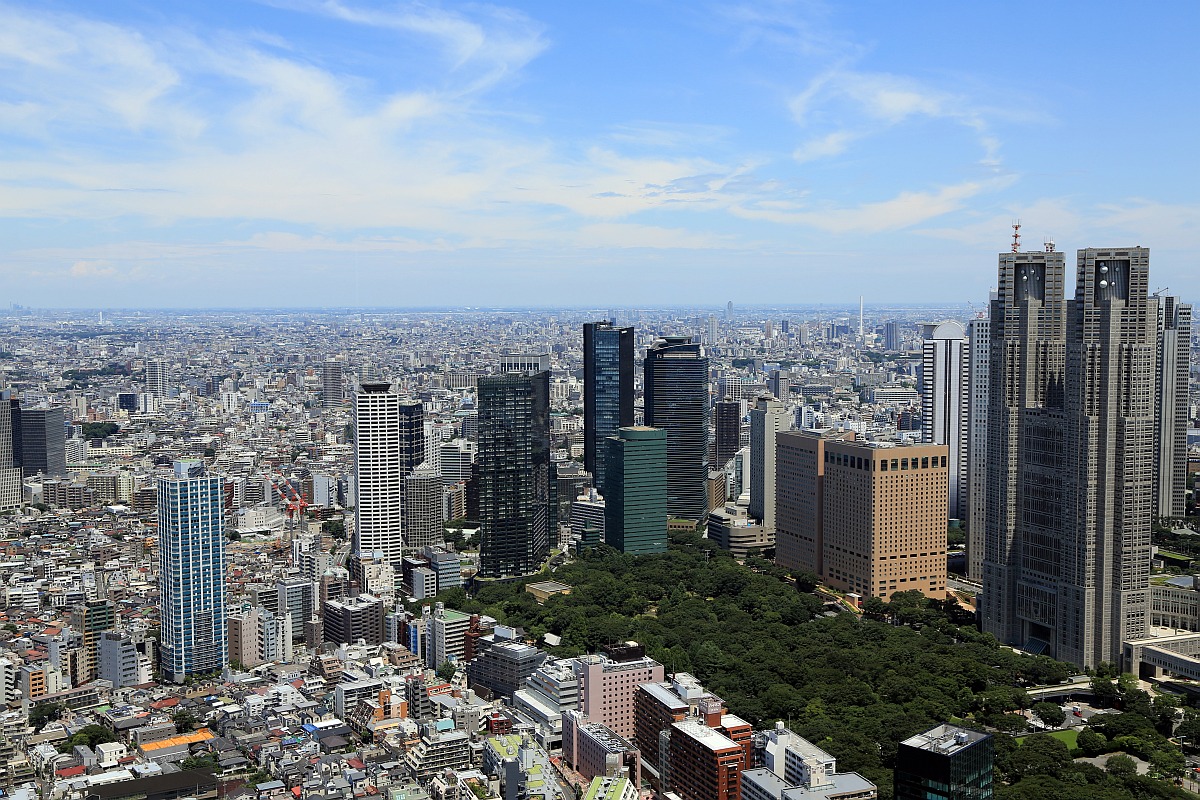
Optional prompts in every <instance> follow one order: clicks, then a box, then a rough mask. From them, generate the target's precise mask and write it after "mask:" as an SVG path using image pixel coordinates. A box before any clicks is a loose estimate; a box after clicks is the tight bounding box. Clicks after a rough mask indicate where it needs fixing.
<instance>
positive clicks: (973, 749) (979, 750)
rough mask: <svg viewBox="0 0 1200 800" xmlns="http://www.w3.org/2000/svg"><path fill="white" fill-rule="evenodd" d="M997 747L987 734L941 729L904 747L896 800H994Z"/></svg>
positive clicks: (948, 727)
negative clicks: (994, 763) (994, 765)
mask: <svg viewBox="0 0 1200 800" xmlns="http://www.w3.org/2000/svg"><path fill="white" fill-rule="evenodd" d="M994 753H995V745H994V743H993V740H992V737H991V736H990V735H989V734H986V733H980V732H978V731H971V730H967V729H966V728H958V727H955V726H954V725H938V726H937V727H936V728H933V729H931V730H928V731H925V732H924V733H919V734H917V735H916V736H913V737H911V738H909V739H905V740H904V741H903V742H901V743H900V750H899V752H897V753H896V773H895V782H894V786H895V795H896V800H991V798H992V797H993V796H994V795H993V790H994V787H993V782H994V777H993V769H992V763H993V760H994V757H995V756H994Z"/></svg>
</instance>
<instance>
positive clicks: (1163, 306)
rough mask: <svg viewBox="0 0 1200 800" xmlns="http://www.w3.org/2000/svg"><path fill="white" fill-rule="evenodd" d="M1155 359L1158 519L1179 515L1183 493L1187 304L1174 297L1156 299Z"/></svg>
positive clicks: (1189, 329)
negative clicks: (1156, 369) (1156, 348)
mask: <svg viewBox="0 0 1200 800" xmlns="http://www.w3.org/2000/svg"><path fill="white" fill-rule="evenodd" d="M1157 299H1158V359H1157V367H1158V374H1157V380H1156V383H1157V386H1156V392H1155V404H1156V407H1155V416H1156V417H1157V418H1158V427H1157V429H1156V431H1155V433H1156V436H1155V444H1154V453H1155V456H1156V457H1157V459H1158V463H1157V464H1156V465H1155V470H1154V484H1155V491H1154V497H1155V510H1154V514H1155V516H1158V517H1182V516H1183V515H1184V511H1185V509H1184V499H1185V496H1186V494H1187V423H1188V367H1189V358H1190V356H1191V349H1190V348H1191V339H1192V307H1191V306H1190V305H1185V304H1183V303H1180V301H1179V298H1178V297H1172V296H1171V295H1165V296H1161V297H1158V298H1157Z"/></svg>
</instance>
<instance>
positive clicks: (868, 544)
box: [775, 431, 948, 599]
mask: <svg viewBox="0 0 1200 800" xmlns="http://www.w3.org/2000/svg"><path fill="white" fill-rule="evenodd" d="M854 437H855V435H854V434H853V433H845V434H837V433H831V432H829V433H827V432H807V431H795V432H785V433H780V434H778V435H777V436H776V443H777V446H778V448H779V451H778V455H777V458H778V459H779V462H778V463H779V485H778V492H779V514H778V519H777V520H776V523H777V524H776V531H775V546H776V562H777V563H778V564H779V565H780V566H782V567H787V568H789V569H803V570H808V571H810V572H813V573H815V574H816V575H818V576H820V578H821V579H822V580H823V581H825V582H826V583H828V584H829V585H830V586H834V587H836V588H838V589H841V590H843V591H847V592H854V593H857V594H859V595H861V596H862V597H882V598H884V599H887V598H889V597H891V595H893V594H895V593H896V592H903V591H911V590H915V591H919V592H921V593H923V594H924V595H925V596H926V597H931V598H937V599H941V598H944V597H945V592H946V492H945V488H946V473H947V470H948V465H947V448H946V446H945V445H936V444H923V445H909V446H901V447H893V446H879V445H877V444H876V443H874V442H866V441H861V440H856V439H855V438H854Z"/></svg>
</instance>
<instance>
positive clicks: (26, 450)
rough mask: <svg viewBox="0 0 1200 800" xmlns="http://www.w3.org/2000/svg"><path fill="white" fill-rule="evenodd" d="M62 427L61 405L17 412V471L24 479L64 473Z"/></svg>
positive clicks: (63, 416) (65, 434)
mask: <svg viewBox="0 0 1200 800" xmlns="http://www.w3.org/2000/svg"><path fill="white" fill-rule="evenodd" d="M10 409H11V410H15V409H13V408H12V406H10ZM66 425H67V417H66V413H65V412H64V410H63V407H62V406H49V407H43V408H21V409H20V435H19V439H20V444H21V469H22V470H24V473H25V476H26V477H29V476H31V475H37V474H39V473H40V474H42V475H50V476H55V477H59V476H64V475H66V474H67V427H66ZM16 438H18V437H17V436H15V435H14V439H16Z"/></svg>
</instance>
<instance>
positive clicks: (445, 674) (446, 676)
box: [437, 661, 458, 683]
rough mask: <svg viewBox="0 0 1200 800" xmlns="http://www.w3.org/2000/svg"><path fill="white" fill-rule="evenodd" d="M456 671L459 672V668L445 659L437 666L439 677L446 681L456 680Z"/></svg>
mask: <svg viewBox="0 0 1200 800" xmlns="http://www.w3.org/2000/svg"><path fill="white" fill-rule="evenodd" d="M456 672H458V669H457V668H456V667H455V666H454V665H453V664H451V663H450V662H449V661H443V662H442V665H441V666H440V667H438V668H437V675H438V677H439V678H441V679H442V680H444V681H445V682H446V683H449V682H450V681H452V680H454V673H456Z"/></svg>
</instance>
